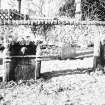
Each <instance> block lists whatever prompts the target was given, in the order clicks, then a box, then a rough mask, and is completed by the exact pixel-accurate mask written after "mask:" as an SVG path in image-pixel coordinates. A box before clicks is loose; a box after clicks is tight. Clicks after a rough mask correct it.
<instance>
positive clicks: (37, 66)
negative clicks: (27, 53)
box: [35, 45, 41, 80]
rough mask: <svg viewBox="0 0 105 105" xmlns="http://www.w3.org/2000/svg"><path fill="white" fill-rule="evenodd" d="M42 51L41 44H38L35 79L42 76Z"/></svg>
mask: <svg viewBox="0 0 105 105" xmlns="http://www.w3.org/2000/svg"><path fill="white" fill-rule="evenodd" d="M40 53H41V49H40V45H38V46H37V49H36V60H35V61H36V62H35V80H36V79H37V78H39V77H40V70H41V60H40V58H39V56H40Z"/></svg>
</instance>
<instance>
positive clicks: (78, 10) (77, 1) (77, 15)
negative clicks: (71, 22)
mask: <svg viewBox="0 0 105 105" xmlns="http://www.w3.org/2000/svg"><path fill="white" fill-rule="evenodd" d="M75 5H76V11H75V18H76V20H81V17H82V12H81V0H75Z"/></svg>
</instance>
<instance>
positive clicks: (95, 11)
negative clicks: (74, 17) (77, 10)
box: [82, 0, 105, 21]
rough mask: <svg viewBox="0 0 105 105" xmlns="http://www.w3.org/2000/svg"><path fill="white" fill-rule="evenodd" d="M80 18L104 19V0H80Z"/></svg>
mask: <svg viewBox="0 0 105 105" xmlns="http://www.w3.org/2000/svg"><path fill="white" fill-rule="evenodd" d="M82 19H83V20H86V19H90V20H102V21H104V20H105V2H104V1H103V0H82Z"/></svg>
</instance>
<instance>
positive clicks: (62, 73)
mask: <svg viewBox="0 0 105 105" xmlns="http://www.w3.org/2000/svg"><path fill="white" fill-rule="evenodd" d="M89 71H92V68H84V69H83V68H82V69H75V70H70V69H67V70H62V71H52V72H45V73H42V74H41V78H44V79H45V80H47V79H51V78H53V77H59V76H66V75H72V74H84V73H88V72H89Z"/></svg>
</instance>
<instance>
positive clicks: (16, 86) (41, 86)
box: [0, 58, 105, 105]
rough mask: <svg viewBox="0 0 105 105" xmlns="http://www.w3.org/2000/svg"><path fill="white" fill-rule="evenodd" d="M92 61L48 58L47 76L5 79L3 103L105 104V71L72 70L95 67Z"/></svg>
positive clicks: (44, 69) (44, 68)
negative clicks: (17, 80) (52, 59)
mask: <svg viewBox="0 0 105 105" xmlns="http://www.w3.org/2000/svg"><path fill="white" fill-rule="evenodd" d="M92 61H93V58H85V59H83V60H76V61H75V60H73V61H71V60H66V61H58V60H56V61H50V62H48V61H44V62H42V69H41V74H42V77H44V75H45V77H47V78H42V77H41V78H40V79H38V80H37V81H34V80H29V81H19V82H18V83H15V82H13V81H11V82H9V83H1V84H0V105H105V100H104V99H105V74H102V73H101V71H99V72H98V73H97V72H95V73H91V74H90V75H89V74H88V73H87V72H83V73H82V74H81V73H74V74H71V73H70V70H71V71H73V69H76V68H78V70H80V69H79V68H81V67H83V69H84V70H85V69H86V68H91V67H92ZM71 63H72V64H71ZM60 70H61V71H60ZM74 71H75V70H74ZM52 74H53V75H52Z"/></svg>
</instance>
